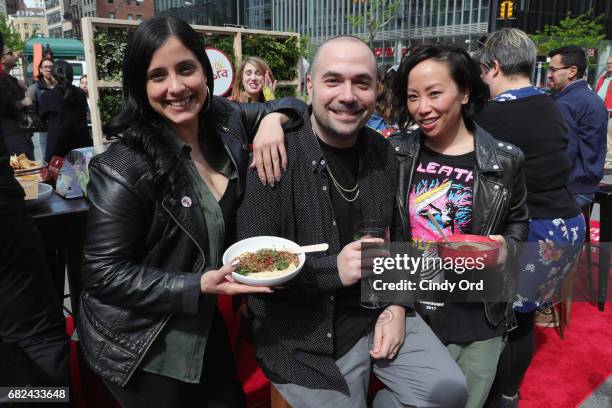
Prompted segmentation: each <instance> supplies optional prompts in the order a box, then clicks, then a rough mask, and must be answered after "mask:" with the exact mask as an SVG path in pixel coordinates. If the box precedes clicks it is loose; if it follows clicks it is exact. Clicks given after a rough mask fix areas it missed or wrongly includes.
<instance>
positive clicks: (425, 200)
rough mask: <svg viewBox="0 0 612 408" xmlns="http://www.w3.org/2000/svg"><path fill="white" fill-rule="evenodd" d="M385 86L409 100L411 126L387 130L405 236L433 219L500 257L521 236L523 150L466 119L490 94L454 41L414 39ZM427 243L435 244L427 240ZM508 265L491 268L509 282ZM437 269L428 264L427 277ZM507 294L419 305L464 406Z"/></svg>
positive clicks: (473, 400) (431, 232) (490, 349)
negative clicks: (451, 364) (463, 384)
mask: <svg viewBox="0 0 612 408" xmlns="http://www.w3.org/2000/svg"><path fill="white" fill-rule="evenodd" d="M393 85H394V86H393V89H394V92H395V93H396V95H397V96H398V99H399V102H398V103H399V104H400V106H401V107H404V108H406V109H407V112H406V113H407V114H408V119H409V120H408V123H407V125H408V126H410V125H413V124H417V125H418V130H416V131H414V132H404V133H402V134H401V135H400V136H396V137H392V138H390V139H389V140H390V141H391V142H392V143H393V145H394V147H395V150H396V152H397V155H398V160H399V162H400V178H399V179H400V180H402V181H400V186H399V189H400V193H399V194H398V197H399V199H400V205H401V206H402V207H403V208H405V209H406V210H407V212H408V213H409V217H408V220H407V224H408V225H407V227H408V228H407V231H408V234H409V236H408V237H407V238H408V239H410V240H411V241H413V242H414V243H416V244H417V245H419V244H427V243H432V242H435V241H437V240H438V239H439V238H440V236H439V233H438V232H437V229H436V227H435V226H434V225H433V224H432V222H433V221H432V220H435V222H436V223H437V224H438V227H440V228H441V229H443V230H444V232H445V233H446V234H447V235H454V234H466V233H470V234H477V235H484V236H487V235H488V236H490V237H491V238H492V239H494V240H496V241H498V242H499V243H500V244H501V250H500V256H499V259H498V263H500V264H503V263H504V262H505V260H506V259H507V258H508V257H512V256H514V254H515V253H516V251H517V244H518V243H519V242H521V241H525V239H526V238H527V232H528V223H527V222H528V218H527V211H526V206H525V197H526V190H525V182H524V178H523V172H522V163H523V155H522V153H521V152H520V150H519V149H518V148H516V147H515V146H512V145H510V144H507V143H500V142H498V141H497V140H495V139H494V138H493V137H492V136H491V135H490V134H489V133H487V132H486V131H484V130H483V129H482V128H480V127H478V126H477V125H476V124H475V123H474V121H473V118H474V116H475V115H476V114H477V113H478V112H479V111H480V110H481V109H482V107H483V105H484V104H485V102H486V100H487V97H488V92H487V88H486V85H485V84H484V83H483V82H482V80H481V79H480V72H479V71H478V69H477V67H476V65H475V64H474V63H473V61H472V60H471V58H470V56H469V55H468V54H467V53H466V52H465V51H464V50H462V49H460V48H456V47H450V46H443V45H426V46H420V47H418V48H415V49H414V50H412V53H411V54H410V55H407V56H406V57H405V58H404V60H403V61H402V64H401V66H400V69H399V72H398V75H397V77H396V80H395V81H394V84H393ZM432 217H433V218H432ZM425 247H426V248H433V250H434V251H435V245H426V246H425ZM428 250H430V249H428ZM507 269H508V268H505V267H503V266H502V267H500V268H499V271H498V273H500V275H501V277H505V279H503V281H504V282H510V281H511V279H510V278H511V277H510V276H509V275H507V274H508V273H509V271H508V270H507ZM440 272H441V271H427V273H431V274H432V276H430V277H428V279H433V280H435V279H436V276H434V275H436V274H439V273H440ZM446 273H448V272H446ZM511 292H512V289H511V286H507V287H504V293H505V294H506V295H508V294H509V293H511ZM506 295H504V296H501V297H500V299H501V300H498V301H496V302H493V301H488V302H484V301H478V302H475V303H446V304H445V303H444V301H436V302H423V303H420V304H419V306H418V310H419V313H421V314H422V315H423V317H424V318H425V320H426V321H428V323H429V324H430V325H431V327H432V329H433V330H434V332H435V333H436V334H437V335H438V336H439V337H440V339H441V340H442V342H443V343H444V344H446V345H447V348H448V350H449V352H450V353H451V355H452V356H453V358H455V360H456V361H457V363H458V364H459V367H460V368H461V369H462V371H463V372H464V374H465V375H466V377H467V382H468V392H469V399H468V403H467V405H466V406H467V407H481V406H482V405H483V404H484V402H485V400H486V397H487V394H488V392H489V388H490V387H491V383H492V382H493V379H494V377H495V371H496V367H497V361H498V358H499V355H500V353H501V351H502V349H503V341H502V338H503V335H504V333H505V331H506V327H507V324H508V323H510V324H511V323H513V314H512V308H511V305H510V303H509V299H510V296H509V295H508V296H506Z"/></svg>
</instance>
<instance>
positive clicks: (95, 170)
mask: <svg viewBox="0 0 612 408" xmlns="http://www.w3.org/2000/svg"><path fill="white" fill-rule="evenodd" d="M305 109H306V105H305V104H304V103H303V102H301V101H299V100H297V99H294V98H285V99H281V100H278V101H271V102H267V103H266V104H238V103H234V102H229V101H227V100H225V99H222V98H217V97H214V98H213V102H212V104H211V107H210V109H209V110H208V111H207V113H206V114H205V117H204V119H203V120H201V122H200V123H201V125H203V126H205V130H204V132H203V133H202V134H204V135H206V137H218V138H220V139H221V141H222V143H223V145H224V146H225V149H226V151H227V152H228V154H229V155H230V157H231V159H232V160H233V161H234V164H235V165H236V167H237V169H238V170H239V171H238V173H239V176H238V183H237V184H238V194H241V193H242V192H243V190H244V185H245V177H246V171H247V167H248V159H249V153H248V148H247V142H248V140H247V135H254V134H255V131H256V129H257V126H258V124H259V122H260V120H261V118H262V117H263V116H264V115H265V114H267V113H269V112H272V111H284V112H286V113H290V114H291V117H292V118H293V122H294V123H292V124H290V125H291V126H293V125H295V124H296V123H295V122H299V121H301V117H302V113H303V111H304V110H305ZM89 168H90V177H91V178H90V183H89V185H88V198H89V200H90V202H91V205H90V210H89V218H88V224H87V238H86V242H85V248H84V264H83V292H82V294H81V301H80V310H79V319H78V321H77V324H78V333H79V340H80V345H81V349H82V352H83V355H84V357H85V359H86V361H87V362H88V363H89V365H90V366H91V367H92V369H93V370H94V371H95V372H97V373H98V374H99V375H100V376H102V377H103V378H105V379H106V380H108V381H111V382H113V383H116V384H118V385H120V386H123V385H125V384H126V383H127V381H128V380H129V379H130V377H131V375H132V374H133V372H134V370H136V368H137V367H138V365H139V364H140V362H141V361H142V359H143V357H144V355H145V353H146V352H147V350H148V349H149V347H150V346H151V344H152V343H153V341H154V340H155V338H156V337H157V335H158V334H159V333H160V331H161V330H162V329H163V327H164V326H165V324H166V323H167V322H168V319H169V318H170V316H171V315H172V314H177V315H178V314H192V315H196V314H197V313H198V305H199V303H200V302H201V301H202V300H203V299H202V298H201V297H203V296H211V295H200V277H201V274H202V273H203V267H204V265H205V248H207V236H206V225H205V223H204V218H203V216H202V214H201V212H200V211H197V210H195V208H196V207H195V206H189V205H184V204H185V202H183V203H182V202H181V199H182V198H183V197H194V196H195V193H194V192H192V191H191V187H190V186H189V185H188V186H185V188H183V190H182V191H179V192H176V193H174V194H173V195H171V196H170V195H166V196H164V197H163V198H161V199H160V198H157V197H156V196H155V194H154V192H153V191H154V189H153V179H152V172H151V167H150V165H149V163H148V162H147V161H146V160H145V158H144V156H143V155H142V154H141V153H140V152H139V151H137V150H135V149H132V148H130V147H128V146H127V145H126V144H125V143H122V142H120V141H119V142H117V143H114V144H112V145H111V146H110V148H109V149H108V151H107V152H105V153H102V154H100V155H98V156H96V157H94V158H93V159H92V161H91V163H90V166H89ZM230 363H231V362H228V364H230Z"/></svg>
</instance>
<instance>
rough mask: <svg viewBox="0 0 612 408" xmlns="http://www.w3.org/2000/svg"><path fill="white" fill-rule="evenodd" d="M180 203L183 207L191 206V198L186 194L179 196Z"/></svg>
mask: <svg viewBox="0 0 612 408" xmlns="http://www.w3.org/2000/svg"><path fill="white" fill-rule="evenodd" d="M181 204H183V207H185V208H189V207H191V204H192V201H191V198H189V197H187V196H185V197H183V198H181Z"/></svg>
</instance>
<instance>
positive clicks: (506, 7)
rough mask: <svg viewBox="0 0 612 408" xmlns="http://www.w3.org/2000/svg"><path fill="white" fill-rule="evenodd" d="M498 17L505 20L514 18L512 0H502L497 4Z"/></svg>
mask: <svg viewBox="0 0 612 408" xmlns="http://www.w3.org/2000/svg"><path fill="white" fill-rule="evenodd" d="M498 18H500V19H506V20H507V19H511V18H514V1H512V0H504V1H502V2H501V3H500V4H499V17H498Z"/></svg>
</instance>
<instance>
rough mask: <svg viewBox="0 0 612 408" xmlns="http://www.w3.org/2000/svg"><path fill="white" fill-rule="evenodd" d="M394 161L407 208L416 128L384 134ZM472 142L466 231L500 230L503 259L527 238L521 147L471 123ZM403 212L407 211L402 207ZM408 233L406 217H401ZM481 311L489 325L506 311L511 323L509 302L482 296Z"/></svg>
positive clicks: (509, 277) (509, 285)
mask: <svg viewBox="0 0 612 408" xmlns="http://www.w3.org/2000/svg"><path fill="white" fill-rule="evenodd" d="M389 141H390V142H391V144H392V145H393V148H394V149H395V152H396V154H397V158H398V161H399V178H398V197H397V199H398V201H399V206H400V208H404V209H405V208H408V207H407V203H406V199H407V197H408V193H409V191H410V187H411V185H412V182H413V177H414V172H415V169H416V166H417V164H418V158H419V156H420V153H421V147H422V146H423V141H424V136H423V135H422V134H421V132H420V131H418V130H417V131H414V132H401V133H396V134H395V135H393V136H391V137H390V138H389ZM474 144H475V155H476V164H475V166H474V169H475V171H474V197H473V204H472V208H473V211H472V224H471V231H470V232H471V233H472V234H476V235H503V236H504V237H505V238H506V242H507V244H508V259H516V255H517V253H518V251H519V250H520V243H521V242H524V241H526V240H527V234H528V233H529V218H528V214H527V205H526V203H525V202H526V199H527V189H526V186H525V179H524V175H523V161H524V158H523V153H522V152H521V150H520V149H519V148H518V147H516V146H514V145H511V144H509V143H506V142H500V141H498V140H496V139H494V138H493V137H492V136H491V135H490V134H489V133H488V132H487V131H485V130H484V129H482V128H481V127H479V126H478V125H475V131H474ZM402 214H403V215H405V214H406V213H405V212H404V211H402ZM403 221H404V224H405V226H406V228H407V231H408V236H410V235H411V227H410V219H409V218H408V219H405V220H403ZM503 272H504V279H505V283H506V284H505V288H504V295H503V297H504V298H505V299H509V298H512V296H513V292H514V279H513V276H514V274H515V273H514V268H513V265H512V264H511V263H507V264H506V266H505V267H504V268H503ZM484 304H485V314H486V316H487V319H488V320H489V322H490V323H491V324H493V325H497V324H499V323H500V322H501V321H502V319H503V318H504V317H506V320H507V324H508V325H509V326H512V325H513V324H514V323H515V320H514V314H513V313H512V302H484Z"/></svg>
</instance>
